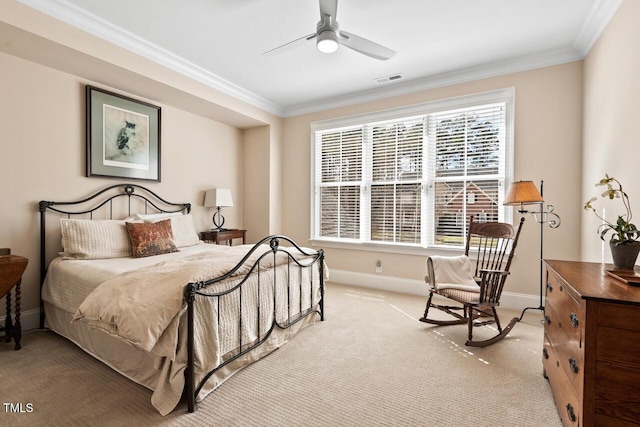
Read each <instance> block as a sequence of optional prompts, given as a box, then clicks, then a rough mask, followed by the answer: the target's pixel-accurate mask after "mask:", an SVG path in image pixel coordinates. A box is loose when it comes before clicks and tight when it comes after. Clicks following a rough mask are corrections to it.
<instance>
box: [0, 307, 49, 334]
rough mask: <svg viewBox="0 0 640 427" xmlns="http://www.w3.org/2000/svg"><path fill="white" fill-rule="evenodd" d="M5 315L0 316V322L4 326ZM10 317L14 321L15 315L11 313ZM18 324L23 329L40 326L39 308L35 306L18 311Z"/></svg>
mask: <svg viewBox="0 0 640 427" xmlns="http://www.w3.org/2000/svg"><path fill="white" fill-rule="evenodd" d="M6 318H7V316H2V317H0V323H2V325H3V326H4V324H5V323H4V322H5V319H6ZM11 319H12V320H14V321H15V316H14V315H12V316H11ZM20 326H22V330H23V331H27V330H29V329H37V328H39V327H40V309H38V308H36V309H34V310H29V311H23V312H21V313H20Z"/></svg>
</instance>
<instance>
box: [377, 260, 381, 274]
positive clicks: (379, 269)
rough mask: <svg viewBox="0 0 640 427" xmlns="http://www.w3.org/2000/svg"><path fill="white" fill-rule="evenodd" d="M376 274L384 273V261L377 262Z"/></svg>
mask: <svg viewBox="0 0 640 427" xmlns="http://www.w3.org/2000/svg"><path fill="white" fill-rule="evenodd" d="M376 273H382V261H380V260H378V261H376Z"/></svg>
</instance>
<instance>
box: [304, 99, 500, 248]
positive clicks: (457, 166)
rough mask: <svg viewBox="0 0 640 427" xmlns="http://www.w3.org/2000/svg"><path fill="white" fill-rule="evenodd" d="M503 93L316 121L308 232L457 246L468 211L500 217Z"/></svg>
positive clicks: (490, 218)
mask: <svg viewBox="0 0 640 427" xmlns="http://www.w3.org/2000/svg"><path fill="white" fill-rule="evenodd" d="M509 93H510V94H511V95H509V94H505V93H504V92H502V91H500V92H499V93H498V94H497V95H495V96H493V97H489V99H488V97H487V96H478V99H474V97H473V96H472V97H467V98H465V100H464V101H465V102H458V103H444V104H441V103H436V104H426V105H425V106H423V107H424V110H425V112H424V113H422V114H416V111H415V108H413V109H412V110H411V111H410V113H411V114H407V115H406V116H405V117H403V116H402V114H399V113H398V111H394V115H395V116H396V117H394V118H392V119H386V120H380V116H379V115H377V116H372V117H370V118H368V117H364V118H363V117H360V118H359V120H357V122H356V123H353V124H351V125H349V126H342V127H338V126H335V127H331V126H330V125H328V126H326V127H325V128H322V129H314V130H313V131H312V142H313V144H314V145H315V147H314V150H313V153H314V156H313V162H312V166H313V168H314V174H313V186H314V190H315V191H314V194H313V199H312V210H313V212H312V239H314V240H323V239H324V240H335V241H344V242H347V243H348V242H354V241H357V242H358V243H362V242H365V243H372V244H376V243H380V244H385V245H388V244H395V245H403V246H407V245H409V246H420V247H429V246H454V247H461V246H462V245H463V244H464V240H465V233H466V226H467V224H468V218H469V216H470V215H475V216H476V218H478V219H479V220H480V221H498V220H505V207H503V206H502V197H503V192H504V189H505V181H506V180H507V179H509V178H510V164H511V156H512V150H511V145H512V141H511V135H512V130H511V129H510V128H509V127H510V124H511V123H512V119H510V115H511V114H512V112H511V110H510V108H512V107H511V106H512V103H513V101H512V93H511V92H509ZM489 100H491V102H488V101H489ZM383 118H384V117H383Z"/></svg>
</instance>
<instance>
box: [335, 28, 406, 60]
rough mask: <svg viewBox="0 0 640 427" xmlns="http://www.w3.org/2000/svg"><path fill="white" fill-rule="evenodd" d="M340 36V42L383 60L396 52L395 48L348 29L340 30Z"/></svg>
mask: <svg viewBox="0 0 640 427" xmlns="http://www.w3.org/2000/svg"><path fill="white" fill-rule="evenodd" d="M340 36H341V37H340V44H342V45H344V46H346V47H348V48H349V49H353V50H355V51H356V52H360V53H362V54H364V55H367V56H370V57H372V58H375V59H379V60H381V61H386V60H387V59H389V58H391V57H393V55H395V54H396V52H395V51H394V50H391V49H389V48H387V47H384V46H382V45H379V44H378V43H374V42H372V41H371V40H367V39H364V38H362V37H360V36H356V35H355V34H351V33H347V32H346V31H342V30H340Z"/></svg>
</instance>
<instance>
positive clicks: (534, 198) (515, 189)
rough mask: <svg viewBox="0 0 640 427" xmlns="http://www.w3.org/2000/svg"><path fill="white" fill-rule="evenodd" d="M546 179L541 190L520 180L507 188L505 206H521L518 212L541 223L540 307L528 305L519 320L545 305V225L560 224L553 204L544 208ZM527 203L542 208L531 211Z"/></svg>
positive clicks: (531, 182) (555, 225)
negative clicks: (543, 298)
mask: <svg viewBox="0 0 640 427" xmlns="http://www.w3.org/2000/svg"><path fill="white" fill-rule="evenodd" d="M543 186H544V181H540V192H538V189H537V188H536V186H535V184H534V183H533V181H518V182H513V183H511V185H510V186H509V189H508V190H507V195H506V196H505V198H504V203H503V205H505V206H518V205H519V206H520V209H518V212H520V214H521V215H526V214H531V215H532V216H533V218H534V220H535V221H536V222H537V223H539V224H540V305H539V306H538V307H527V308H525V309H524V310H522V314H520V318H519V319H518V321H520V320H522V318H523V317H524V313H525V312H526V311H527V310H541V311H542V312H544V305H543V304H542V297H543V292H544V286H543V283H544V280H543V279H544V278H543V250H544V225H545V224H546V225H548V226H549V227H550V228H558V227H559V226H560V216H558V214H556V213H555V212H553V209H554V207H553V205H547V210H546V211H545V210H544V199H543V198H542V194H543ZM525 205H539V207H540V210H538V211H530V210H527V209H524V206H525Z"/></svg>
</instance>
